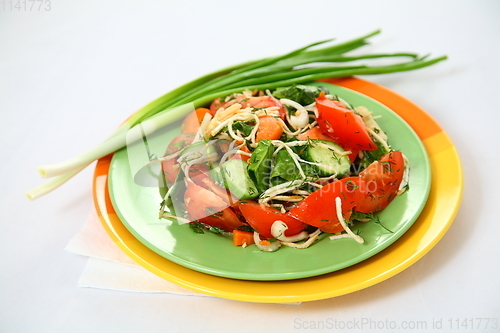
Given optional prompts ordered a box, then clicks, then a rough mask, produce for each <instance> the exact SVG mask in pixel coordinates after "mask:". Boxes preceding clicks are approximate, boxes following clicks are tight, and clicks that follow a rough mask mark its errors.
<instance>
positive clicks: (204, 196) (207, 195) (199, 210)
mask: <svg viewBox="0 0 500 333" xmlns="http://www.w3.org/2000/svg"><path fill="white" fill-rule="evenodd" d="M184 203H185V205H186V210H187V212H188V216H189V218H190V219H191V220H192V221H195V220H198V221H200V222H202V223H206V224H208V225H211V226H213V227H218V228H221V229H223V230H225V231H233V230H234V229H235V228H237V227H240V226H243V225H245V224H244V223H243V222H242V221H240V220H239V219H238V217H237V216H236V214H235V213H234V212H233V210H232V209H231V208H230V207H229V205H228V203H227V202H226V201H225V200H223V199H222V198H221V197H219V196H217V195H216V194H214V193H213V192H212V191H209V190H207V189H205V188H203V187H201V186H198V185H196V184H195V183H193V182H191V181H188V182H187V189H186V193H185V197H184Z"/></svg>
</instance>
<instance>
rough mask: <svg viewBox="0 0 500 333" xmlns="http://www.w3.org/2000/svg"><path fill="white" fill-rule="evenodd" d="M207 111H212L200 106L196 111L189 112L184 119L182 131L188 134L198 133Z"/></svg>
mask: <svg viewBox="0 0 500 333" xmlns="http://www.w3.org/2000/svg"><path fill="white" fill-rule="evenodd" d="M206 113H210V110H209V109H206V108H198V109H196V110H195V111H194V112H191V113H190V114H188V115H187V116H186V118H184V120H183V121H182V124H181V129H182V132H183V133H186V134H193V135H194V134H196V132H198V129H199V128H200V124H201V122H202V121H203V118H204V117H205V114H206Z"/></svg>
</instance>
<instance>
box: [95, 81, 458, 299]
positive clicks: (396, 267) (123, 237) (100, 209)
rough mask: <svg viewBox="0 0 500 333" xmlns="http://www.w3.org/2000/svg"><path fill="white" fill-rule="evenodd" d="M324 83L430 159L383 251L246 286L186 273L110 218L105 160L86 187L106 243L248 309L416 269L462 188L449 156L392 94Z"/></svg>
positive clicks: (444, 141) (438, 137)
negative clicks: (359, 100)
mask: <svg viewBox="0 0 500 333" xmlns="http://www.w3.org/2000/svg"><path fill="white" fill-rule="evenodd" d="M325 81H326V82H329V83H332V84H336V85H339V86H343V87H346V88H349V89H352V90H355V91H357V92H359V93H362V94H365V95H367V96H369V97H372V98H374V99H375V100H377V101H379V102H380V103H382V104H384V105H386V106H387V107H389V108H390V109H392V110H393V111H395V112H396V113H398V114H399V115H400V116H401V117H402V118H403V119H404V120H405V121H406V122H407V123H408V124H409V125H410V126H411V127H412V128H413V129H414V130H415V132H416V133H417V134H418V136H419V137H420V139H421V140H422V142H423V143H424V145H425V148H426V149H427V152H428V154H429V158H430V163H431V168H432V174H433V179H432V186H431V191H430V195H429V199H428V202H427V204H426V206H425V208H424V210H423V211H422V213H421V215H420V216H419V218H418V219H417V221H416V222H415V223H414V224H413V226H412V227H411V228H410V229H409V230H408V231H407V232H406V233H405V234H404V235H403V236H402V237H401V238H400V239H399V240H397V241H396V242H395V243H394V244H392V245H391V246H390V247H389V248H387V249H385V250H384V251H382V252H381V253H379V254H377V255H375V256H373V257H371V258H369V259H367V260H365V261H363V262H361V263H359V264H357V265H354V266H351V267H349V268H346V269H343V270H340V271H336V272H333V273H329V274H324V275H320V276H316V277H311V278H304V279H298V280H289V281H245V280H234V279H228V278H222V277H217V276H213V275H207V274H204V273H200V272H197V271H193V270H191V269H188V268H186V267H183V266H180V265H177V264H175V263H173V262H171V261H169V260H167V259H165V258H163V257H161V256H159V255H158V254H156V253H154V252H153V251H151V250H150V249H148V248H147V247H146V246H144V245H143V244H142V243H140V242H139V241H138V240H137V239H136V238H135V237H134V236H133V235H132V234H131V233H130V232H129V231H128V230H127V229H126V228H125V226H124V225H123V224H122V222H121V221H120V219H119V218H118V217H117V215H116V213H115V211H114V209H113V206H112V205H111V201H110V200H109V193H108V188H107V177H108V170H109V164H110V161H111V155H109V156H106V157H104V158H102V159H100V160H99V161H98V163H97V166H96V170H95V173H94V181H93V185H94V186H93V196H94V203H95V207H96V210H97V213H98V215H99V217H100V219H101V222H102V224H103V226H104V228H105V229H106V231H107V232H108V234H109V235H110V237H111V238H112V239H113V241H114V242H115V243H116V244H117V245H118V246H119V247H120V248H121V249H122V250H123V251H124V252H125V253H126V254H127V255H128V256H130V257H131V258H132V259H133V260H134V261H136V262H137V263H138V264H139V265H141V266H143V267H144V268H146V269H148V270H149V271H151V272H153V273H154V274H156V275H158V276H160V277H162V278H164V279H166V280H168V281H171V282H173V283H176V284H178V285H180V286H183V287H186V288H189V289H192V290H195V291H198V292H201V293H204V294H208V295H212V296H217V297H222V298H228V299H234V300H240V301H248V302H260V303H278V302H279V303H286V302H305V301H313V300H319V299H325V298H330V297H335V296H340V295H344V294H347V293H351V292H354V291H357V290H361V289H364V288H367V287H369V286H372V285H374V284H376V283H379V282H381V281H384V280H386V279H388V278H390V277H392V276H394V275H396V274H397V273H399V272H401V271H403V270H404V269H405V268H407V267H409V266H410V265H412V264H413V263H415V262H416V261H417V260H418V259H420V258H421V257H422V256H424V255H425V254H426V253H427V252H429V250H430V249H431V248H432V247H434V245H436V243H437V242H438V241H439V240H440V239H441V238H442V237H443V235H444V234H445V233H446V231H447V230H448V228H449V227H450V225H451V224H452V222H453V219H454V217H455V215H456V213H457V211H458V208H459V206H460V201H461V198H462V190H463V182H462V170H461V165H460V160H459V158H458V154H457V152H456V149H455V147H454V146H453V143H452V142H451V140H450V139H449V137H448V136H447V134H446V133H445V132H444V131H443V129H442V128H441V127H440V126H439V125H438V124H437V123H436V121H435V120H434V119H432V118H431V117H430V116H429V115H428V114H427V113H426V112H425V111H424V110H422V109H421V108H419V107H418V106H417V105H415V104H413V103H412V102H410V101H408V100H407V99H405V98H403V97H401V96H399V95H397V94H396V93H394V92H392V91H390V90H388V89H386V88H384V87H382V86H379V85H376V84H374V83H371V82H368V81H364V80H360V79H356V78H347V79H334V80H333V79H332V80H325Z"/></svg>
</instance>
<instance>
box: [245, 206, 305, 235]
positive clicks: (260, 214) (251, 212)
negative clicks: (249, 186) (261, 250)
mask: <svg viewBox="0 0 500 333" xmlns="http://www.w3.org/2000/svg"><path fill="white" fill-rule="evenodd" d="M237 208H238V209H239V210H240V212H241V214H242V215H243V216H244V217H245V220H246V221H247V222H248V224H249V225H250V226H251V227H252V228H253V229H254V230H256V231H257V232H258V233H259V234H261V235H262V236H264V237H266V238H273V235H272V234H271V226H272V225H273V223H274V222H275V221H277V220H280V221H282V222H284V223H285V224H286V225H287V226H288V230H287V231H285V236H293V235H296V234H298V233H300V232H301V231H302V230H304V229H305V227H306V225H305V224H304V223H302V222H300V221H299V220H297V219H295V218H294V217H292V216H290V215H288V214H286V213H281V212H280V211H279V210H277V209H274V208H271V207H267V206H261V205H260V204H259V203H257V202H253V201H240V202H239V203H238V205H237Z"/></svg>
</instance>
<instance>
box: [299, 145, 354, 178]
mask: <svg viewBox="0 0 500 333" xmlns="http://www.w3.org/2000/svg"><path fill="white" fill-rule="evenodd" d="M318 143H322V144H324V145H326V146H330V147H332V148H334V149H336V150H339V151H342V152H343V151H345V150H344V149H343V148H342V147H341V146H339V145H338V144H336V143H335V142H332V141H327V140H310V142H309V144H308V147H307V149H306V150H305V151H304V153H303V154H304V159H305V160H307V161H309V162H315V163H320V164H321V165H316V168H317V170H318V173H319V175H320V176H323V177H326V176H331V175H337V176H341V175H343V174H345V173H347V172H349V169H350V167H351V160H350V159H349V156H348V155H339V154H337V153H335V152H334V151H333V150H331V149H328V148H327V147H324V146H323V145H319V144H318Z"/></svg>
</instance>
